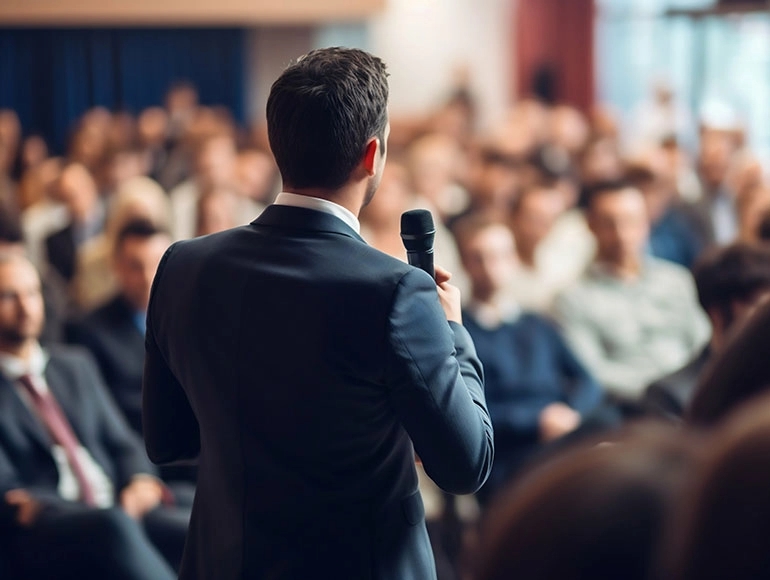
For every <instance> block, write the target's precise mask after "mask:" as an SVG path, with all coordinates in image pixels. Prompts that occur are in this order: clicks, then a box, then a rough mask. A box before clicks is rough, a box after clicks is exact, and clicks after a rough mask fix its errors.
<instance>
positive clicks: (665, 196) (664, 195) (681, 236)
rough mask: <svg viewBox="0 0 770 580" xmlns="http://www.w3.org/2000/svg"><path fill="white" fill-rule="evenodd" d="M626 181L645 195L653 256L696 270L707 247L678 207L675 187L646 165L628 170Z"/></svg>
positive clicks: (650, 249)
mask: <svg viewBox="0 0 770 580" xmlns="http://www.w3.org/2000/svg"><path fill="white" fill-rule="evenodd" d="M626 181H628V183H629V184H630V185H633V186H634V187H636V188H637V189H638V190H639V191H641V192H642V195H644V201H645V203H646V204H647V213H648V215H649V218H650V242H649V251H650V253H651V254H652V255H653V256H655V257H657V258H661V259H663V260H669V261H671V262H674V263H675V264H679V265H680V266H684V267H685V268H690V267H692V265H693V263H694V262H695V260H696V258H697V257H698V255H699V254H700V252H701V250H702V249H703V244H702V241H701V239H700V237H699V236H698V232H697V231H696V230H695V229H694V227H693V224H692V222H691V220H690V219H689V218H688V216H687V214H686V213H685V212H684V211H683V209H682V207H681V205H680V204H676V191H675V190H674V186H673V184H671V183H666V182H665V180H663V179H662V178H661V176H659V175H656V174H655V173H654V172H653V171H652V170H651V169H649V168H648V167H645V166H643V165H637V166H631V167H629V168H627V169H626Z"/></svg>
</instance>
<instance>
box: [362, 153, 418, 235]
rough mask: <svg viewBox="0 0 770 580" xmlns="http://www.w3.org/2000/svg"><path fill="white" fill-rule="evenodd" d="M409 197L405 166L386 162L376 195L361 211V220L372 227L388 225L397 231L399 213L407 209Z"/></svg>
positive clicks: (386, 226)
mask: <svg viewBox="0 0 770 580" xmlns="http://www.w3.org/2000/svg"><path fill="white" fill-rule="evenodd" d="M410 199H411V194H410V191H409V183H408V175H407V171H406V168H405V167H404V166H403V165H401V164H399V163H388V164H387V165H385V169H384V171H383V173H382V180H381V181H380V187H379V188H378V189H377V195H375V196H374V197H373V198H372V201H371V202H369V205H367V206H366V207H365V208H364V209H363V211H362V212H361V220H362V221H363V222H365V223H366V224H368V225H370V226H371V227H374V228H388V227H389V228H392V229H393V230H394V231H396V232H398V231H399V228H400V220H401V214H402V213H403V212H404V211H406V210H407V209H409V202H410Z"/></svg>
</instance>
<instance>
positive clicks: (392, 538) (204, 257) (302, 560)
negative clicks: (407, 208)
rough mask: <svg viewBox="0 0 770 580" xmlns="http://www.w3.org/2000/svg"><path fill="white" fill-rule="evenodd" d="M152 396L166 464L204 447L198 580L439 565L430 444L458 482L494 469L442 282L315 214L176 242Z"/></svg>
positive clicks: (421, 570) (445, 478)
mask: <svg viewBox="0 0 770 580" xmlns="http://www.w3.org/2000/svg"><path fill="white" fill-rule="evenodd" d="M143 395H144V408H143V411H144V434H145V441H146V445H147V450H148V452H149V454H150V458H151V459H153V460H154V461H156V462H167V461H174V460H178V459H184V458H191V457H196V456H199V476H198V493H197V496H196V498H195V504H194V506H193V516H192V521H191V527H190V533H189V534H188V543H187V546H186V551H185V558H184V561H183V565H182V573H181V578H185V579H189V578H196V579H217V580H230V579H235V578H239V579H240V578H271V579H288V578H340V579H342V578H356V579H360V580H364V579H383V580H384V579H388V580H396V579H398V580H409V579H415V580H418V579H419V580H426V579H428V580H429V579H430V578H435V567H434V563H433V556H432V553H431V548H430V544H429V542H428V537H427V533H426V531H425V524H424V509H423V505H422V500H421V498H420V495H419V492H418V489H417V477H416V473H415V466H414V461H415V457H414V451H413V448H412V442H414V449H415V450H416V451H417V453H418V454H419V455H420V457H421V459H422V461H423V464H424V466H425V469H426V471H427V472H428V474H429V475H430V476H431V477H432V478H433V479H434V481H436V483H437V484H438V485H439V486H441V487H443V488H444V489H446V490H448V491H450V492H454V493H469V492H473V491H475V490H476V489H478V488H479V487H480V486H481V485H482V484H483V482H484V480H485V479H486V477H487V475H488V473H489V470H490V467H491V464H492V437H493V434H492V426H491V422H490V419H489V414H488V413H487V409H486V405H485V402H484V395H483V380H482V370H481V365H480V363H479V360H478V358H477V357H476V353H475V350H474V347H473V343H472V341H471V339H470V337H469V335H468V334H467V332H466V331H465V329H464V328H463V327H462V326H460V325H457V324H453V323H449V324H448V323H447V321H446V318H445V316H444V314H443V312H442V310H441V307H440V305H439V302H438V299H437V293H436V286H435V283H434V282H433V280H432V279H431V278H430V277H429V276H428V275H427V274H425V273H424V272H422V271H420V270H417V269H415V268H412V267H411V266H408V265H407V264H404V263H402V262H399V261H398V260H396V259H394V258H391V257H389V256H386V255H385V254H383V253H381V252H378V251H377V250H375V249H373V248H371V247H369V246H368V245H366V243H364V242H363V240H362V239H361V238H360V237H359V236H358V235H357V234H356V233H355V232H354V231H353V230H351V229H350V228H349V227H348V226H347V225H345V224H344V223H343V222H342V221H341V220H339V219H337V218H336V217H334V216H331V215H328V214H325V213H322V212H317V211H313V210H308V209H302V208H294V207H283V206H275V205H274V206H271V207H269V208H268V209H267V210H266V211H265V212H264V213H263V214H262V215H261V216H260V217H259V218H258V219H257V220H255V221H254V222H253V223H252V224H251V225H248V226H244V227H241V228H236V229H233V230H229V231H226V232H223V233H220V234H215V235H212V236H208V237H205V238H198V239H194V240H188V241H184V242H179V243H177V244H175V245H174V246H172V248H171V249H170V250H169V251H168V252H167V254H166V256H165V257H164V259H163V261H162V262H161V265H160V268H159V270H158V274H157V275H156V279H155V284H154V289H153V294H152V298H151V301H150V310H149V315H148V328H147V359H146V367H145V380H144V390H143Z"/></svg>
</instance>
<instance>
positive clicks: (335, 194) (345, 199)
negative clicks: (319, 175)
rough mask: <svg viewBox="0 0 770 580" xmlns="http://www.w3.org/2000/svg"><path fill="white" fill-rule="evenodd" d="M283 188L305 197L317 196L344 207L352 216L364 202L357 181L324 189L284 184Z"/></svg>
mask: <svg viewBox="0 0 770 580" xmlns="http://www.w3.org/2000/svg"><path fill="white" fill-rule="evenodd" d="M283 190H284V191H285V192H287V193H294V194H297V195H305V196H307V197H317V198H318V199H325V200H326V201H330V202H332V203H336V204H337V205H339V206H342V207H344V208H345V209H346V210H348V211H349V212H350V213H352V214H353V215H354V216H356V217H358V214H359V213H360V212H361V208H362V207H363V204H364V197H365V194H364V189H362V188H361V186H360V185H359V184H357V183H352V184H346V185H343V186H342V187H340V188H339V189H325V188H319V187H290V186H288V185H284V188H283Z"/></svg>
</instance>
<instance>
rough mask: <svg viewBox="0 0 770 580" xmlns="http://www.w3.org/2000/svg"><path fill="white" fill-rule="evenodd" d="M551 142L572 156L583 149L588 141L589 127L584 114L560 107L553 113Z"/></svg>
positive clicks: (570, 108)
mask: <svg viewBox="0 0 770 580" xmlns="http://www.w3.org/2000/svg"><path fill="white" fill-rule="evenodd" d="M550 130H551V141H552V143H553V144H554V145H556V146H558V147H562V148H564V149H565V150H566V151H567V152H569V153H570V154H571V155H575V154H577V152H578V151H580V150H581V149H583V147H584V146H585V144H586V141H587V140H588V135H589V127H588V122H587V121H586V120H585V117H584V116H583V114H582V113H581V112H580V111H578V110H577V109H574V108H572V107H567V106H560V107H556V108H554V110H553V112H551V122H550Z"/></svg>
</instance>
